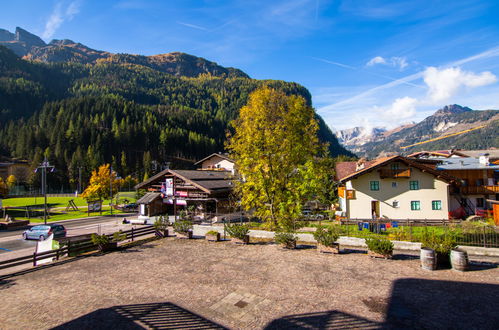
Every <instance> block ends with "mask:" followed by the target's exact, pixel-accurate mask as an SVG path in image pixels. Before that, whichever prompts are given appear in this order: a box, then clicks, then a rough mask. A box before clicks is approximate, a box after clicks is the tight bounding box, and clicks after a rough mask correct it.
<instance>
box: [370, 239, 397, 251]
mask: <svg viewBox="0 0 499 330" xmlns="http://www.w3.org/2000/svg"><path fill="white" fill-rule="evenodd" d="M366 244H367V248H368V249H369V250H371V251H373V252H376V253H379V254H382V255H390V254H392V253H393V243H392V242H391V241H390V240H387V239H386V238H378V237H367V238H366Z"/></svg>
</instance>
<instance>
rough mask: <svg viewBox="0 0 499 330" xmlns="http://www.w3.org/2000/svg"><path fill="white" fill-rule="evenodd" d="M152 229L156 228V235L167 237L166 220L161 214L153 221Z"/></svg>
mask: <svg viewBox="0 0 499 330" xmlns="http://www.w3.org/2000/svg"><path fill="white" fill-rule="evenodd" d="M153 226H154V229H156V236H158V237H168V234H169V232H168V220H167V219H166V218H165V217H163V216H162V215H161V216H160V217H159V218H158V219H157V220H156V221H155V222H154V225H153Z"/></svg>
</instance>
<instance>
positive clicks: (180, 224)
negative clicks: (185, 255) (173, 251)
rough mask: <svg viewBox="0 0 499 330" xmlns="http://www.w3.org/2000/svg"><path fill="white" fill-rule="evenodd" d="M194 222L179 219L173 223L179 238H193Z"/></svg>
mask: <svg viewBox="0 0 499 330" xmlns="http://www.w3.org/2000/svg"><path fill="white" fill-rule="evenodd" d="M192 227H193V226H192V222H191V221H189V220H179V221H175V222H174V223H173V229H174V230H175V233H177V237H178V238H192Z"/></svg>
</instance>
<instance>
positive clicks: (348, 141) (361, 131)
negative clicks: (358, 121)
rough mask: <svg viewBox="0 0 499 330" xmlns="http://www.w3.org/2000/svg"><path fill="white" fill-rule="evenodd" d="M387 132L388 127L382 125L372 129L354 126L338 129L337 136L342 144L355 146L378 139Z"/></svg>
mask: <svg viewBox="0 0 499 330" xmlns="http://www.w3.org/2000/svg"><path fill="white" fill-rule="evenodd" d="M385 132H386V129H385V128H382V127H374V128H373V129H370V130H369V129H367V128H365V127H354V128H348V129H344V130H340V131H337V132H336V137H337V138H338V141H339V142H340V143H341V144H342V145H344V146H347V147H355V146H357V145H363V144H365V143H367V142H371V141H375V140H376V139H378V138H380V137H382V136H383V133H385Z"/></svg>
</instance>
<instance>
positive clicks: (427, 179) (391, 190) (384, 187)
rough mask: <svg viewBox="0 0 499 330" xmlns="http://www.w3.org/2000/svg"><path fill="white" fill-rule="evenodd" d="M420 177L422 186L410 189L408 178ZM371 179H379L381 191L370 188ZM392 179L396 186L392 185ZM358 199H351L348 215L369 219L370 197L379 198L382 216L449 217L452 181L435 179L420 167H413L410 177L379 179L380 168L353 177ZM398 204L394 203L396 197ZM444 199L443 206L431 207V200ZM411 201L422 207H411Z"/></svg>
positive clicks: (402, 217)
mask: <svg viewBox="0 0 499 330" xmlns="http://www.w3.org/2000/svg"><path fill="white" fill-rule="evenodd" d="M415 180H417V181H419V190H409V181H415ZM370 181H379V186H380V187H379V191H371V190H370ZM392 182H395V183H396V187H392ZM351 183H352V187H353V189H354V190H355V194H356V199H349V200H348V205H347V208H348V216H349V217H350V218H361V219H370V218H372V213H371V201H379V208H380V216H381V217H386V218H390V219H396V218H399V219H448V218H449V197H448V196H449V193H448V186H449V184H448V183H447V182H444V181H440V180H437V179H435V177H434V176H433V175H432V174H428V173H423V172H421V171H420V170H419V169H415V168H412V169H411V177H410V178H399V179H380V176H379V173H378V171H377V170H374V171H372V172H370V173H367V174H364V175H362V176H360V177H359V178H357V179H354V180H351ZM394 200H397V201H398V202H399V207H398V208H395V207H393V206H392V205H393V201H394ZM434 200H440V201H441V202H442V209H441V210H432V201H434ZM411 201H420V208H421V209H420V210H419V211H413V210H411Z"/></svg>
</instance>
